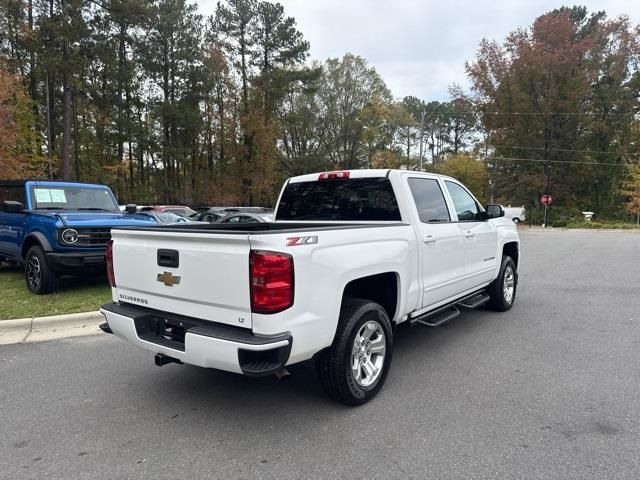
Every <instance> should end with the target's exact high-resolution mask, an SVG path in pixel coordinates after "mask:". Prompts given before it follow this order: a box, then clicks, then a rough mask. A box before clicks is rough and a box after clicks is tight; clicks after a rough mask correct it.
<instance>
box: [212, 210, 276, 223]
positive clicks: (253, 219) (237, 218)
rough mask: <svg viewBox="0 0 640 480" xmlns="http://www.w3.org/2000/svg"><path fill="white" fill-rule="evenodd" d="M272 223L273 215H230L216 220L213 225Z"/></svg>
mask: <svg viewBox="0 0 640 480" xmlns="http://www.w3.org/2000/svg"><path fill="white" fill-rule="evenodd" d="M267 222H273V213H252V212H241V213H232V214H230V215H227V216H226V217H222V218H220V219H218V220H216V221H215V222H214V223H232V224H237V223H267Z"/></svg>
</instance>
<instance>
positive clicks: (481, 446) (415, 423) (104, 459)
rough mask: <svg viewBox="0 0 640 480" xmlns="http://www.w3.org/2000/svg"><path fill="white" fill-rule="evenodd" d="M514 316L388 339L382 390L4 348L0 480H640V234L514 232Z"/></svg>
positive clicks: (104, 353) (142, 358) (116, 346)
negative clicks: (331, 394) (361, 400)
mask: <svg viewBox="0 0 640 480" xmlns="http://www.w3.org/2000/svg"><path fill="white" fill-rule="evenodd" d="M522 250H523V254H522V255H523V262H522V268H521V273H520V284H519V289H518V295H517V300H516V305H515V306H514V308H513V309H512V310H511V311H510V312H507V313H504V314H495V313H492V312H489V311H484V310H480V311H475V312H470V313H466V314H464V315H463V316H462V317H460V318H458V319H456V320H455V321H454V322H452V323H451V324H450V325H448V326H446V327H440V328H437V329H426V328H421V327H416V328H413V329H410V328H408V327H407V328H401V329H399V331H398V336H397V339H396V345H395V352H394V361H393V366H392V369H391V372H390V375H389V378H388V380H387V383H386V385H385V388H384V389H383V391H382V392H381V394H380V395H379V396H378V397H377V398H376V399H374V401H372V402H371V403H369V404H367V405H364V406H362V407H358V408H348V407H344V406H341V405H338V404H335V403H333V402H331V401H330V400H329V399H328V398H327V397H325V395H324V394H323V392H322V390H321V389H320V387H319V385H318V383H317V382H316V379H315V375H314V371H313V368H312V366H311V365H306V364H304V365H300V366H297V367H294V368H292V369H291V371H292V376H291V377H290V379H289V380H287V381H284V382H282V381H278V380H276V379H275V378H265V379H257V380H256V379H247V378H243V377H241V376H236V375H233V374H227V373H222V372H215V371H208V370H203V369H199V368H196V367H190V366H178V365H168V366H165V367H162V368H158V367H156V366H154V365H153V356H152V355H151V354H148V353H146V352H143V351H140V350H138V349H136V348H134V347H133V346H130V345H128V344H125V343H124V342H123V341H121V340H119V339H117V338H114V337H112V336H107V335H104V336H93V337H85V338H74V339H66V340H57V341H51V342H45V343H34V344H27V345H11V346H0V409H1V411H2V416H1V423H0V450H1V454H0V478H2V479H11V480H13V479H23V478H25V479H30V478H33V479H43V478H46V479H120V478H122V479H124V478H127V479H135V478H163V479H164V478H166V479H177V478H194V479H195V478H220V479H223V478H224V479H252V478H265V479H267V478H269V479H271V478H273V479H289V478H301V479H306V478H332V479H333V478H346V479H355V478H363V479H371V478H380V479H393V478H398V479H400V478H416V479H423V478H439V479H440V478H509V479H518V478H523V479H525V478H526V479H532V478H535V479H554V478H557V479H586V478H593V479H605V478H606V479H614V478H615V479H622V478H629V479H637V478H640V386H639V380H640V234H635V233H621V232H584V231H583V232H577V231H576V232H550V231H549V232H540V231H538V232H534V231H523V232H522Z"/></svg>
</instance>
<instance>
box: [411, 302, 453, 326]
mask: <svg viewBox="0 0 640 480" xmlns="http://www.w3.org/2000/svg"><path fill="white" fill-rule="evenodd" d="M458 315H460V310H458V308H456V307H446V308H444V309H440V310H436V311H435V312H431V313H428V314H426V315H423V316H421V317H417V318H412V319H411V320H410V324H411V325H422V326H423V327H439V326H440V325H442V324H444V323H447V322H448V321H450V320H453V319H454V318H456V317H457V316H458Z"/></svg>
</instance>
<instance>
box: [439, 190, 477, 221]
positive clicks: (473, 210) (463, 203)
mask: <svg viewBox="0 0 640 480" xmlns="http://www.w3.org/2000/svg"><path fill="white" fill-rule="evenodd" d="M445 184H446V185H447V189H448V190H449V193H450V194H451V199H452V200H453V206H454V207H455V209H456V213H457V214H458V220H459V221H461V222H463V221H469V220H477V219H478V214H479V213H480V209H479V208H478V204H477V203H476V201H475V200H474V199H473V197H472V196H471V195H469V192H467V191H466V190H465V189H464V188H462V187H461V186H460V185H458V184H457V183H453V182H447V181H445Z"/></svg>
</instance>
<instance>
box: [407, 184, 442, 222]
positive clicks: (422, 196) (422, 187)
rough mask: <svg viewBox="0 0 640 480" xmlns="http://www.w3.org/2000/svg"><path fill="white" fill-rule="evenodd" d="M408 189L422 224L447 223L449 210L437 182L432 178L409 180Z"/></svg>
mask: <svg viewBox="0 0 640 480" xmlns="http://www.w3.org/2000/svg"><path fill="white" fill-rule="evenodd" d="M409 189H410V190H411V195H413V201H414V202H415V203H416V207H417V208H418V216H419V217H420V221H421V222H423V223H436V222H449V221H450V220H451V217H450V216H449V209H448V208H447V203H446V202H445V200H444V195H443V194H442V190H440V185H438V181H437V180H435V179H433V178H415V177H414V178H410V179H409Z"/></svg>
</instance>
